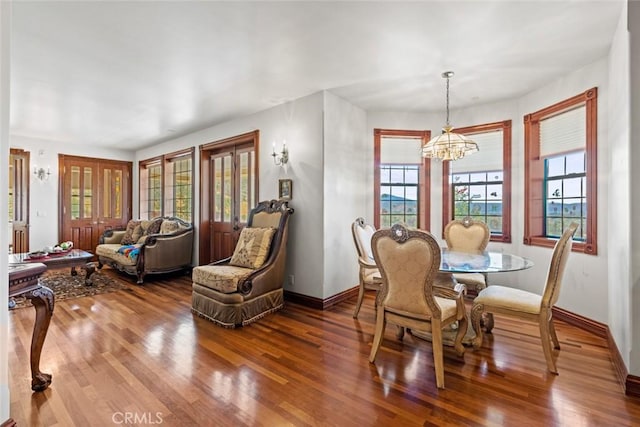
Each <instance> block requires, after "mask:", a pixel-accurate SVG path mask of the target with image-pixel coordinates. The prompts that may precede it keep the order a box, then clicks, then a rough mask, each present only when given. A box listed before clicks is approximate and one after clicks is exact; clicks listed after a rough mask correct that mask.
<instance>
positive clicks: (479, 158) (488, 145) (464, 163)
mask: <svg viewBox="0 0 640 427" xmlns="http://www.w3.org/2000/svg"><path fill="white" fill-rule="evenodd" d="M454 132H455V129H454ZM466 136H467V137H468V138H469V139H471V140H473V141H474V142H475V143H476V144H478V152H477V153H473V154H470V155H469V156H465V157H463V158H462V159H459V160H456V161H452V162H451V172H452V173H462V172H480V171H495V170H502V167H503V166H502V160H503V159H502V157H503V150H502V149H503V147H502V145H503V132H502V131H501V130H499V131H492V132H482V133H474V134H471V135H466Z"/></svg>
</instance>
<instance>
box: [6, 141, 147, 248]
mask: <svg viewBox="0 0 640 427" xmlns="http://www.w3.org/2000/svg"><path fill="white" fill-rule="evenodd" d="M9 144H10V147H11V148H20V149H23V150H25V151H28V152H29V153H30V156H29V161H30V166H31V175H30V176H31V182H30V186H29V190H30V195H29V196H30V197H29V224H30V228H29V249H30V250H38V249H42V248H44V247H46V246H51V245H55V244H56V243H58V239H59V237H58V209H59V207H58V176H59V174H58V154H66V155H72V156H83V157H95V158H101V159H111V160H125V161H129V162H130V161H133V157H134V155H133V152H130V151H125V150H111V149H103V148H99V147H92V146H91V145H90V142H89V143H87V145H81V146H79V145H69V144H59V143H56V142H53V141H45V140H41V139H34V138H25V137H21V136H16V135H11V136H10V139H9ZM34 165H35V166H38V167H43V168H45V169H47V168H49V169H50V171H51V175H50V176H49V179H48V180H46V181H44V182H41V181H39V180H38V179H37V178H36V177H35V176H34V175H33V167H34ZM134 188H135V184H134Z"/></svg>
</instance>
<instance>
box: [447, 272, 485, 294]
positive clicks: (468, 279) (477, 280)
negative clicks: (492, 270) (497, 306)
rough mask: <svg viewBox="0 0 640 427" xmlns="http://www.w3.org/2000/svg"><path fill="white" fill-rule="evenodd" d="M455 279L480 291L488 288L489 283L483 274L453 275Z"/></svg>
mask: <svg viewBox="0 0 640 427" xmlns="http://www.w3.org/2000/svg"><path fill="white" fill-rule="evenodd" d="M453 277H454V278H455V279H456V280H457V281H458V282H460V283H464V284H465V285H467V286H468V287H474V288H475V289H476V290H478V291H479V290H481V289H484V288H486V287H487V281H486V280H485V277H484V275H483V274H481V273H453Z"/></svg>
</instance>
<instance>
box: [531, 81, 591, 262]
mask: <svg viewBox="0 0 640 427" xmlns="http://www.w3.org/2000/svg"><path fill="white" fill-rule="evenodd" d="M581 104H584V105H585V107H586V116H587V117H586V126H587V129H586V144H585V164H586V175H587V177H586V182H587V191H586V194H587V221H586V240H585V241H584V242H577V241H574V242H573V249H572V250H573V252H581V253H585V254H589V255H597V253H598V245H597V242H598V206H597V205H598V198H597V176H598V171H597V164H598V161H597V160H598V159H597V138H598V89H597V88H595V87H594V88H591V89H588V90H586V91H585V92H583V93H581V94H579V95H576V96H574V97H571V98H569V99H565V100H564V101H560V102H558V103H556V104H553V105H551V106H549V107H547V108H543V109H542V110H539V111H536V112H535V113H531V114H527V115H526V116H524V148H525V164H524V183H525V186H524V194H525V198H524V240H523V243H524V244H525V245H531V246H542V247H547V248H552V247H554V245H555V244H556V242H557V239H553V238H549V237H546V236H545V235H544V206H545V199H544V194H545V193H544V188H543V187H544V186H543V183H544V159H543V158H540V120H542V119H546V118H549V117H552V116H554V115H556V114H559V113H562V112H563V111H566V110H569V109H571V108H575V107H576V106H579V105H581ZM558 154H562V153H558Z"/></svg>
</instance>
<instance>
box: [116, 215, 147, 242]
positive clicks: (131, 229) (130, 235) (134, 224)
mask: <svg viewBox="0 0 640 427" xmlns="http://www.w3.org/2000/svg"><path fill="white" fill-rule="evenodd" d="M136 228H138V230H137V231H136ZM134 234H135V236H134ZM140 236H142V227H140V221H135V220H133V219H132V220H130V221H129V222H128V223H127V230H126V231H125V232H124V236H123V237H122V241H121V242H120V244H121V245H133V244H134V243H136V242H137V241H138V239H139V238H140ZM134 237H135V239H134Z"/></svg>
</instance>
